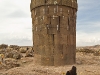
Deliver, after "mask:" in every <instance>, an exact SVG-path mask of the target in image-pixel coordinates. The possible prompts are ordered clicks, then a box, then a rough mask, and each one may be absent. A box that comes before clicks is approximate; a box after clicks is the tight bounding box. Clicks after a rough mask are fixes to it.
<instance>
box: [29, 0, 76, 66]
mask: <svg viewBox="0 0 100 75" xmlns="http://www.w3.org/2000/svg"><path fill="white" fill-rule="evenodd" d="M30 8H31V15H32V29H33V45H34V46H33V47H34V52H35V55H39V56H40V58H39V59H38V60H39V61H38V62H39V63H40V64H41V65H46V66H61V65H67V64H74V63H75V59H76V51H75V50H76V17H77V0H31V4H30Z"/></svg>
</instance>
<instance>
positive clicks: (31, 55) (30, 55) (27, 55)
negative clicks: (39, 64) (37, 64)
mask: <svg viewBox="0 0 100 75" xmlns="http://www.w3.org/2000/svg"><path fill="white" fill-rule="evenodd" d="M25 57H33V50H31V49H29V50H27V52H26V56H25Z"/></svg>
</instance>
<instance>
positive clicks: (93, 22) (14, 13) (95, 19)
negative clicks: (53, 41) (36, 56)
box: [0, 0, 100, 46]
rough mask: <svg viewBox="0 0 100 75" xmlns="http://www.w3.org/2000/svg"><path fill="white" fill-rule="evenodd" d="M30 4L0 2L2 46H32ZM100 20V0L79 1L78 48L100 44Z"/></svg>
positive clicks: (25, 0)
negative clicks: (3, 44)
mask: <svg viewBox="0 0 100 75" xmlns="http://www.w3.org/2000/svg"><path fill="white" fill-rule="evenodd" d="M97 1H98V2H97ZM30 2H31V0H9V1H8V0H0V44H2V43H5V44H8V45H10V44H14V45H24V46H25V45H32V22H31V13H30ZM99 20H100V0H87V1H85V0H78V12H77V29H76V33H77V36H76V38H77V39H76V42H77V46H87V45H96V44H100V21H99Z"/></svg>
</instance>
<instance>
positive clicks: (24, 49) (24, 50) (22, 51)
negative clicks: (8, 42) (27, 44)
mask: <svg viewBox="0 0 100 75" xmlns="http://www.w3.org/2000/svg"><path fill="white" fill-rule="evenodd" d="M26 51H27V49H26V48H20V49H19V52H20V53H26Z"/></svg>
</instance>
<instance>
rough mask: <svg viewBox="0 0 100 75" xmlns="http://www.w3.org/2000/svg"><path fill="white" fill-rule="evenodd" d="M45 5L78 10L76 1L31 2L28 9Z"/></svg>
mask: <svg viewBox="0 0 100 75" xmlns="http://www.w3.org/2000/svg"><path fill="white" fill-rule="evenodd" d="M45 5H46V6H50V5H65V6H69V7H72V8H75V9H77V8H78V4H77V0H31V4H30V9H31V10H32V9H34V8H37V7H39V6H45Z"/></svg>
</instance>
